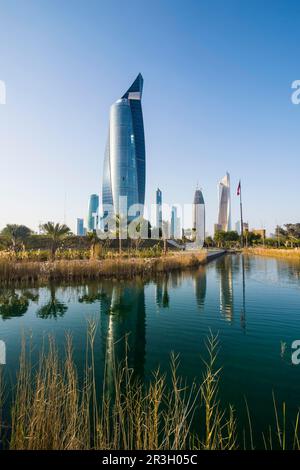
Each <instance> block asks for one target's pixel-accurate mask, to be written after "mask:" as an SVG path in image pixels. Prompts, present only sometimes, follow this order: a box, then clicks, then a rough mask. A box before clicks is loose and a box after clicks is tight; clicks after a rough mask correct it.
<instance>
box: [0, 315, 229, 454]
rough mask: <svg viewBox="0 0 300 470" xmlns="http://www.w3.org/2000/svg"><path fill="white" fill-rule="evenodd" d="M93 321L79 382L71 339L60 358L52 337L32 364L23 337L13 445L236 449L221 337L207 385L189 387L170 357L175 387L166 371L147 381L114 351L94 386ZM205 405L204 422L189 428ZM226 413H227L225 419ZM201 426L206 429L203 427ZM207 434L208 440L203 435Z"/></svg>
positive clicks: (10, 440)
mask: <svg viewBox="0 0 300 470" xmlns="http://www.w3.org/2000/svg"><path fill="white" fill-rule="evenodd" d="M95 332H96V326H95V323H94V322H90V325H89V332H88V337H89V341H88V344H89V348H88V353H87V359H86V368H85V375H84V379H83V381H82V383H80V380H79V379H78V373H77V370H76V366H75V364H74V361H73V351H72V341H71V338H70V337H69V336H67V340H66V352H65V357H64V359H63V360H61V359H60V355H59V352H58V349H57V347H56V345H55V342H54V340H53V339H51V338H50V339H49V344H48V348H47V352H45V350H44V351H43V352H42V353H41V356H40V361H39V365H38V367H37V368H36V369H35V368H33V367H32V364H31V360H30V354H29V353H28V351H26V344H25V342H23V347H22V353H21V357H20V368H19V373H18V379H17V386H16V393H15V398H14V402H13V406H12V418H11V430H10V436H9V438H8V442H7V446H8V448H10V449H25V450H39V449H47V450H51V449H64V450H70V449H110V450H113V449H124V450H132V449H145V450H148V449H173V450H175V449H189V448H191V449H198V448H199V449H234V448H235V447H236V432H235V417H234V413H233V410H232V409H231V408H230V409H229V413H228V417H226V416H227V414H226V413H225V412H224V411H222V410H221V407H220V405H219V402H218V398H217V391H218V390H217V386H216V384H217V383H218V374H219V371H218V370H217V371H213V370H212V369H211V367H213V366H214V362H215V354H216V351H215V348H216V344H217V341H216V339H215V338H213V337H211V338H210V339H209V345H208V348H212V349H210V359H209V361H208V362H207V364H206V372H205V375H204V379H203V384H202V386H201V387H200V388H198V387H196V385H195V384H192V385H191V386H190V387H188V386H187V384H186V383H185V382H184V381H183V380H182V379H181V378H179V377H178V373H177V368H178V357H177V356H175V355H174V354H172V355H171V376H170V382H171V385H170V386H167V377H166V375H163V374H161V373H160V372H159V371H157V372H155V373H154V374H153V377H152V379H151V380H150V381H149V383H148V384H143V383H141V381H140V380H139V379H138V378H137V377H135V374H134V371H133V370H132V369H130V368H129V366H128V362H127V360H126V356H125V359H124V361H123V362H122V363H121V364H117V363H116V361H115V358H114V357H113V355H112V356H111V355H110V356H109V360H107V362H106V366H105V371H104V385H103V388H102V389H101V391H100V392H99V390H98V387H97V383H96V371H95V361H94V353H93V345H94V340H95ZM201 404H202V405H203V406H204V409H205V419H204V420H203V422H202V423H200V424H199V423H197V429H196V430H195V431H194V430H193V429H192V423H193V420H194V417H195V412H196V411H197V408H198V407H201ZM225 415H226V416H225ZM200 428H201V429H200ZM202 436H203V437H202Z"/></svg>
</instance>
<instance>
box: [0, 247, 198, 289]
mask: <svg viewBox="0 0 300 470" xmlns="http://www.w3.org/2000/svg"><path fill="white" fill-rule="evenodd" d="M206 256H207V255H206V253H199V254H193V253H192V254H187V253H170V254H167V255H165V256H160V257H156V258H127V257H122V256H118V257H114V258H106V259H103V260H93V259H91V260H57V261H54V262H50V261H46V262H33V261H19V262H16V261H14V260H7V259H0V282H38V281H39V282H47V281H73V280H74V281H75V280H76V281H80V280H93V279H100V278H102V277H107V278H112V277H117V278H132V277H134V276H136V275H142V276H143V275H149V274H153V273H156V272H168V271H171V270H176V269H185V268H190V267H197V266H199V265H200V264H202V263H205V261H206Z"/></svg>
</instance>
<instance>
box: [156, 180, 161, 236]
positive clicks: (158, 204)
mask: <svg viewBox="0 0 300 470" xmlns="http://www.w3.org/2000/svg"><path fill="white" fill-rule="evenodd" d="M156 227H157V228H158V229H159V230H160V231H161V230H162V192H161V190H160V189H159V188H157V190H156ZM160 235H161V234H160Z"/></svg>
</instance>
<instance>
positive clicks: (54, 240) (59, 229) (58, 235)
mask: <svg viewBox="0 0 300 470" xmlns="http://www.w3.org/2000/svg"><path fill="white" fill-rule="evenodd" d="M42 230H43V231H44V233H45V234H46V235H47V237H48V238H49V239H50V242H51V246H50V253H51V260H52V261H53V260H54V259H55V255H56V252H57V250H58V248H59V247H60V245H61V243H62V241H63V240H64V239H65V238H66V237H67V236H68V235H69V234H70V229H69V227H68V226H67V225H65V224H54V223H53V222H47V223H46V224H44V225H42Z"/></svg>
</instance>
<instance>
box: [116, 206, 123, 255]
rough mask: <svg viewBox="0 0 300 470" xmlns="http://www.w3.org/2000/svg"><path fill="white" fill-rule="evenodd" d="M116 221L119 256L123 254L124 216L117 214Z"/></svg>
mask: <svg viewBox="0 0 300 470" xmlns="http://www.w3.org/2000/svg"><path fill="white" fill-rule="evenodd" d="M115 220H116V235H117V238H118V240H119V254H121V253H122V238H121V227H122V216H121V215H119V214H116V216H115Z"/></svg>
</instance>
